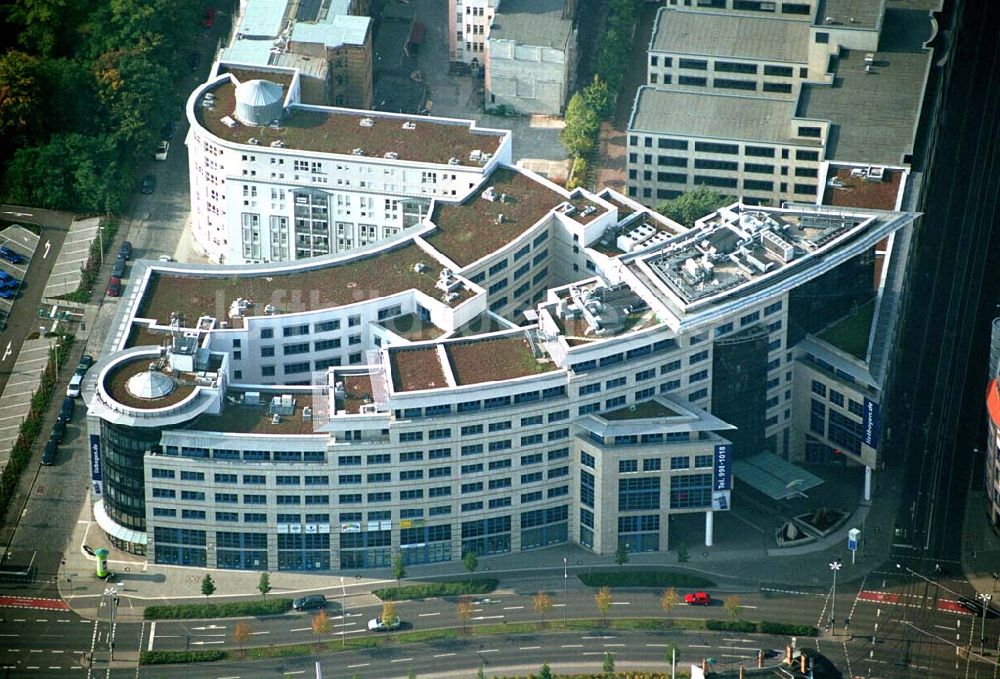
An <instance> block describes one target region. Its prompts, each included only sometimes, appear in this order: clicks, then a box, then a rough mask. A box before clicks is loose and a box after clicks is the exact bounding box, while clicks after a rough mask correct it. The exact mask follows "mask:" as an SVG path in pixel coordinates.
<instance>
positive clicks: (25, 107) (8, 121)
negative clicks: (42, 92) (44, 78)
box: [0, 50, 40, 146]
mask: <svg viewBox="0 0 1000 679" xmlns="http://www.w3.org/2000/svg"><path fill="white" fill-rule="evenodd" d="M39 75H40V61H39V59H38V58H36V57H33V56H31V55H30V54H27V53H25V52H19V51H17V50H8V51H7V52H5V53H4V55H3V56H0V140H2V143H3V144H4V146H13V145H14V144H15V143H18V142H23V141H24V140H26V139H28V138H29V137H30V136H31V125H32V124H33V123H35V122H36V121H37V120H38V119H39V118H40V116H39V115H38V107H39V104H40V97H39V89H40V88H39V82H38V81H39Z"/></svg>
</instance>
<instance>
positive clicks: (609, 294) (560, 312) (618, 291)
mask: <svg viewBox="0 0 1000 679" xmlns="http://www.w3.org/2000/svg"><path fill="white" fill-rule="evenodd" d="M562 293H563V294H560V301H559V302H556V303H554V304H552V305H550V306H549V307H548V311H549V314H550V315H551V316H552V318H553V320H554V321H555V322H556V325H557V326H558V327H559V331H560V332H561V333H562V334H563V337H564V338H565V340H566V343H567V344H569V345H570V346H578V345H580V344H586V343H588V342H594V341H598V340H601V339H604V338H606V337H615V336H617V335H622V334H625V333H628V332H632V331H634V330H641V329H643V328H648V327H651V326H653V325H655V324H656V323H657V320H656V313H655V312H654V311H653V310H652V309H650V308H649V305H648V304H646V302H645V301H644V300H643V299H642V298H641V297H639V296H638V295H637V294H635V292H634V291H633V290H632V289H631V288H629V287H628V285H626V284H624V283H620V284H618V285H614V286H607V285H605V284H604V283H603V282H597V281H590V282H587V283H584V284H574V285H571V286H569V287H567V288H565V289H564V290H563V291H562Z"/></svg>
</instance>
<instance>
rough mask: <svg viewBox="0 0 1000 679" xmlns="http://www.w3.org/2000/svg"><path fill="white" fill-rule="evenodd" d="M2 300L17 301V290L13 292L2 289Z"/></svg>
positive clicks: (0, 295)
mask: <svg viewBox="0 0 1000 679" xmlns="http://www.w3.org/2000/svg"><path fill="white" fill-rule="evenodd" d="M0 299H6V300H12V299H17V290H11V289H9V288H3V289H0Z"/></svg>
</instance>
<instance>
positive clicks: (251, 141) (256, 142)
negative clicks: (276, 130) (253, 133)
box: [247, 137, 260, 146]
mask: <svg viewBox="0 0 1000 679" xmlns="http://www.w3.org/2000/svg"><path fill="white" fill-rule="evenodd" d="M247 143H248V144H250V146H260V139H258V138H257V137H250V138H249V139H247Z"/></svg>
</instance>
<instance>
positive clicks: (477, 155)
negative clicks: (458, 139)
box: [469, 149, 483, 163]
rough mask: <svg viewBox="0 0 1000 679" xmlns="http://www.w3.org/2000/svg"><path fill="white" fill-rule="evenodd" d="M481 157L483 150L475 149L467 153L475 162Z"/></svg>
mask: <svg viewBox="0 0 1000 679" xmlns="http://www.w3.org/2000/svg"><path fill="white" fill-rule="evenodd" d="M482 157H483V152H482V151H480V150H479V149H476V150H475V151H473V152H472V153H470V154H469V160H472V161H475V162H477V163H478V162H479V160H480V158H482Z"/></svg>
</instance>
